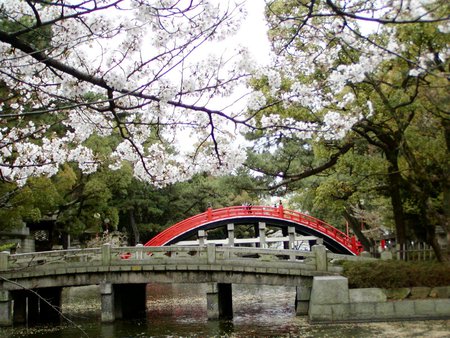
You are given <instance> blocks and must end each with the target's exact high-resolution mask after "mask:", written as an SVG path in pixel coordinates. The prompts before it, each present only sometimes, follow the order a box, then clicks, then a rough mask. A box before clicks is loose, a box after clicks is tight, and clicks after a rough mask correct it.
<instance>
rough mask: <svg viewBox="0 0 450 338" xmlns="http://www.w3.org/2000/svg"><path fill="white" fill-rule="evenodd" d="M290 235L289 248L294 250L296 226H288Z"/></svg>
mask: <svg viewBox="0 0 450 338" xmlns="http://www.w3.org/2000/svg"><path fill="white" fill-rule="evenodd" d="M288 235H289V250H292V249H293V248H294V244H295V227H288Z"/></svg>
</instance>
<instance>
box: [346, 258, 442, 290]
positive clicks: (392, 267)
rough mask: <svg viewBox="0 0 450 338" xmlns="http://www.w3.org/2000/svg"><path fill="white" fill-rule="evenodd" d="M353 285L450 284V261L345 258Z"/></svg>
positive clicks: (396, 286) (359, 286) (387, 287)
mask: <svg viewBox="0 0 450 338" xmlns="http://www.w3.org/2000/svg"><path fill="white" fill-rule="evenodd" d="M343 268H344V271H343V275H344V276H345V277H347V278H348V282H349V287H350V288H373V287H376V288H383V289H391V288H402V287H415V286H428V287H435V286H447V285H450V264H449V263H438V262H404V261H371V262H345V263H344V264H343Z"/></svg>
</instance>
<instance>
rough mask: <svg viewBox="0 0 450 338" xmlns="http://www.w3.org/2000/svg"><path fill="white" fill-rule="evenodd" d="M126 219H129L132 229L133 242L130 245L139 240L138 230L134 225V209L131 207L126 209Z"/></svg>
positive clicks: (137, 242)
mask: <svg viewBox="0 0 450 338" xmlns="http://www.w3.org/2000/svg"><path fill="white" fill-rule="evenodd" d="M128 219H129V221H130V226H131V230H132V231H133V238H134V243H132V245H136V244H139V241H140V237H139V230H138V228H137V226H136V220H135V218H134V210H133V209H130V210H128Z"/></svg>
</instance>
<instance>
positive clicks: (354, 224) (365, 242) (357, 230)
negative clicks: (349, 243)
mask: <svg viewBox="0 0 450 338" xmlns="http://www.w3.org/2000/svg"><path fill="white" fill-rule="evenodd" d="M343 214H344V218H345V219H346V221H347V222H348V224H349V225H350V227H351V228H352V230H353V233H354V234H355V235H356V237H357V238H358V239H359V241H360V242H361V244H362V246H363V248H364V251H367V252H370V249H371V248H373V243H372V242H371V241H370V240H369V239H368V238H367V237H366V236H364V234H363V233H362V232H361V224H360V222H359V221H358V219H356V218H355V217H353V216H352V215H351V213H350V212H349V211H348V210H347V208H346V209H344V213H343Z"/></svg>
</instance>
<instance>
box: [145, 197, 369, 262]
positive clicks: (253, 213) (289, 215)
mask: <svg viewBox="0 0 450 338" xmlns="http://www.w3.org/2000/svg"><path fill="white" fill-rule="evenodd" d="M236 217H256V218H257V217H270V218H276V219H282V220H288V221H292V222H294V223H298V224H302V225H304V226H306V227H308V228H311V229H314V230H317V231H318V232H320V233H322V234H324V235H326V236H328V237H330V238H332V239H333V240H335V241H336V242H338V243H340V244H342V245H343V246H345V247H346V248H348V249H349V250H350V251H351V252H353V253H354V254H355V255H358V254H359V253H360V252H361V251H362V247H361V244H360V242H359V241H357V239H356V237H354V236H347V234H345V233H344V232H342V231H340V230H339V229H336V228H335V227H333V226H332V225H330V224H328V223H325V222H324V221H321V220H320V219H317V218H314V217H312V216H309V215H305V214H302V213H300V212H297V211H294V210H288V209H284V208H283V206H279V207H269V206H251V207H250V206H234V207H227V208H221V209H211V208H209V209H208V210H207V211H206V212H204V213H201V214H198V215H195V216H192V217H190V218H187V219H185V220H183V221H181V222H178V223H177V224H175V225H173V226H171V227H169V228H167V229H165V230H164V231H162V232H160V233H159V234H158V235H156V236H155V237H153V238H152V239H151V240H149V241H148V242H147V243H145V244H144V245H145V246H162V245H166V244H167V243H169V242H170V241H171V240H173V239H174V238H176V237H178V236H180V235H182V234H184V233H186V232H188V231H190V230H192V229H195V228H198V227H200V226H201V225H203V224H207V223H211V222H215V221H220V220H225V219H232V218H236Z"/></svg>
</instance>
